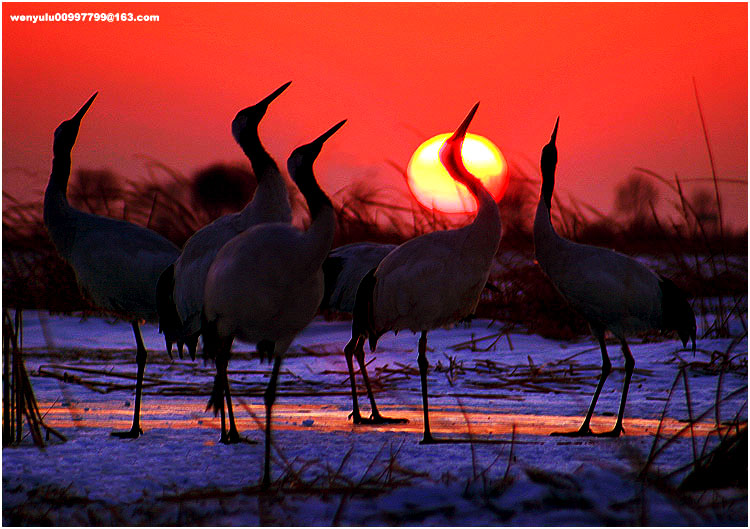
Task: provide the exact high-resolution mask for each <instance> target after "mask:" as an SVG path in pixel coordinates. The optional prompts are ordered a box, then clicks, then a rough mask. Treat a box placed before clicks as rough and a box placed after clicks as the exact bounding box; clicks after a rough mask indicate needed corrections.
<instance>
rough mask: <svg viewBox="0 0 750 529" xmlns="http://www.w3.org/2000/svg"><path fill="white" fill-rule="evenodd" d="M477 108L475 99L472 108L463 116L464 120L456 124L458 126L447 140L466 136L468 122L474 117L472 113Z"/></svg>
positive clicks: (460, 138) (474, 112)
mask: <svg viewBox="0 0 750 529" xmlns="http://www.w3.org/2000/svg"><path fill="white" fill-rule="evenodd" d="M477 108H479V102H478V101H477V104H476V105H474V106H473V107H472V109H471V110H470V111H469V114H468V115H467V116H466V117H465V118H464V120H463V121H462V122H461V124H460V125H459V126H458V128H457V129H456V132H454V133H453V136H451V137H450V139H449V140H448V141H449V142H453V141H457V140H463V139H464V136H466V131H467V130H468V128H469V123H471V120H472V119H474V114H476V113H477Z"/></svg>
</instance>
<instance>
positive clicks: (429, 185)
mask: <svg viewBox="0 0 750 529" xmlns="http://www.w3.org/2000/svg"><path fill="white" fill-rule="evenodd" d="M448 137H450V134H438V135H437V136H434V137H432V138H430V139H429V140H427V141H425V142H424V143H423V144H422V145H420V146H419V147H418V148H417V150H416V151H414V154H413V155H412V157H411V160H409V166H408V168H407V176H408V178H407V182H408V184H409V189H410V190H411V192H412V194H413V195H414V197H415V198H416V199H417V200H418V201H419V203H420V204H422V205H423V206H424V207H426V208H429V209H433V208H434V209H437V210H439V211H442V212H445V213H470V212H473V211H476V209H477V204H476V201H475V200H474V197H472V196H471V193H469V191H468V190H467V189H466V187H465V186H464V185H463V184H460V183H458V182H456V181H455V180H453V178H451V176H450V175H449V174H448V172H447V171H446V170H445V168H444V167H443V165H442V164H441V163H440V158H439V153H440V148H441V147H442V145H443V143H444V142H445V140H446V139H447V138H448ZM461 156H462V158H463V160H464V165H466V168H467V169H468V170H469V171H470V172H471V173H472V174H473V175H474V176H476V177H477V178H479V179H480V180H481V181H482V183H483V184H484V186H485V187H486V188H487V189H488V190H489V192H490V193H492V196H493V197H495V200H496V201H497V200H500V199H501V198H502V196H503V194H504V193H505V190H506V189H507V187H508V164H507V163H506V161H505V158H504V157H503V155H502V153H501V152H500V150H499V149H498V148H497V147H496V146H495V145H494V144H493V143H492V142H491V141H490V140H488V139H487V138H485V137H483V136H479V135H477V134H471V133H469V134H467V135H466V139H465V140H464V144H463V147H462V149H461Z"/></svg>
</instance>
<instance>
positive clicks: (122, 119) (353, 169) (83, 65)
mask: <svg viewBox="0 0 750 529" xmlns="http://www.w3.org/2000/svg"><path fill="white" fill-rule="evenodd" d="M2 11H3V120H2V132H3V151H2V154H3V190H4V191H7V192H9V193H11V194H14V195H17V196H21V197H23V198H31V197H33V196H39V197H40V196H41V194H42V193H43V189H44V186H45V185H46V180H47V178H48V175H49V168H50V163H51V151H52V149H51V145H52V132H53V131H54V129H55V127H56V126H57V125H58V124H59V123H60V122H61V121H62V120H63V119H67V118H69V117H70V116H71V115H72V114H73V113H74V112H75V111H76V110H77V109H78V108H79V107H80V106H81V105H82V104H83V103H84V102H85V101H86V99H88V97H89V96H90V95H91V94H92V93H93V92H94V91H97V90H98V91H99V97H98V98H97V100H96V102H95V103H94V105H93V106H92V108H91V110H90V111H89V113H88V114H87V116H86V118H85V120H84V124H83V127H82V130H81V133H80V135H79V140H78V144H77V146H76V150H75V152H74V167H75V168H82V167H84V168H110V169H113V170H115V171H116V172H117V173H118V174H120V175H122V176H123V177H129V178H134V177H138V176H139V175H145V174H146V171H145V169H144V164H143V160H142V159H141V158H139V157H138V156H139V155H148V156H151V157H153V158H156V159H158V160H159V161H161V162H163V163H165V164H167V165H169V166H171V167H173V168H175V169H178V170H180V171H182V172H184V173H187V174H190V173H192V171H194V170H195V169H198V168H201V167H205V166H206V165H208V164H210V163H212V162H215V161H227V162H235V161H238V162H244V163H246V161H245V158H244V156H243V154H242V152H241V151H240V149H239V148H238V147H237V145H236V144H235V143H234V141H233V139H232V137H231V134H230V122H231V120H232V118H233V117H234V115H235V114H236V112H237V111H238V110H239V109H241V108H244V107H245V106H248V105H250V104H253V103H255V102H256V101H258V100H259V99H260V98H262V97H264V96H266V95H267V94H268V93H270V92H271V91H272V90H274V89H275V88H277V87H278V86H280V85H281V84H282V83H284V82H285V81H289V80H291V81H293V83H292V85H291V86H290V88H289V89H288V90H287V91H286V92H285V93H284V94H283V95H281V96H280V97H279V98H278V99H277V100H276V101H275V102H274V103H273V104H272V106H271V107H270V109H269V111H268V114H267V115H266V118H265V119H264V121H263V123H262V124H261V129H260V130H261V138H262V139H263V141H264V143H265V145H266V146H267V148H268V150H269V151H270V152H271V154H272V155H273V156H274V157H275V158H276V160H277V161H278V162H279V165H280V166H282V167H283V166H285V165H286V163H285V161H286V158H287V156H288V154H289V153H290V152H291V151H292V149H293V148H294V147H296V146H297V145H300V144H301V143H306V142H308V141H310V140H312V139H314V138H315V137H317V136H318V135H319V134H321V133H322V132H324V131H325V130H327V129H328V128H329V127H330V126H332V125H333V124H335V123H336V122H338V121H339V120H341V119H344V118H347V119H348V121H347V124H346V126H345V127H344V128H343V129H342V130H341V131H340V132H339V133H337V134H336V137H334V138H332V139H331V141H329V142H328V143H327V144H326V146H325V149H324V152H323V153H322V154H321V156H320V158H319V162H318V165H317V166H316V169H317V172H318V174H319V176H320V179H321V181H322V184H323V187H324V188H325V189H326V190H327V191H329V192H335V191H337V190H338V189H340V188H341V187H343V186H344V185H346V184H347V183H350V182H353V181H356V180H358V179H363V178H368V179H370V181H377V182H378V183H379V185H381V186H383V187H387V186H394V187H396V188H398V189H401V190H404V191H405V190H406V186H405V183H404V182H403V179H402V177H401V175H400V174H398V173H397V172H396V171H395V170H394V169H393V167H392V166H391V165H390V164H389V163H388V161H393V162H395V163H396V164H399V165H400V166H402V167H405V166H406V164H407V163H408V161H409V158H410V157H411V154H412V153H413V151H414V149H416V147H417V146H419V144H420V143H421V142H422V141H424V140H425V139H427V138H429V137H431V136H433V135H435V134H438V133H441V132H449V131H452V130H453V128H455V126H457V125H458V123H460V121H461V119H462V118H463V117H464V116H465V114H466V112H467V111H468V109H469V108H470V107H471V105H473V104H474V103H475V102H476V101H481V105H480V108H479V111H478V113H477V115H476V117H475V119H474V121H473V122H472V124H471V127H470V132H474V133H477V134H481V135H483V136H486V137H488V138H490V139H491V140H492V141H493V142H494V143H495V144H496V145H497V146H498V147H499V148H500V149H501V150H502V152H503V154H504V155H505V156H506V158H507V159H508V161H509V162H510V163H511V164H516V165H520V166H522V167H524V168H527V169H529V170H531V169H536V168H538V160H539V154H540V152H541V148H542V146H543V145H544V144H545V143H546V142H547V141H548V140H549V135H550V133H551V130H552V127H553V125H554V122H555V118H557V116H558V115H559V116H560V132H559V134H558V142H557V145H558V150H559V153H560V162H559V165H558V178H557V188H556V191H557V192H558V193H560V194H561V196H562V197H563V198H564V197H565V196H566V195H569V194H573V195H575V196H576V197H577V198H578V199H580V200H583V201H585V202H588V203H591V204H593V205H595V206H596V207H599V208H601V209H602V210H604V211H610V210H611V208H612V203H613V198H614V192H613V189H614V187H615V185H616V184H617V183H618V182H620V181H621V180H622V179H624V178H625V177H627V176H628V175H629V174H630V173H631V172H632V169H633V167H636V166H641V167H646V168H648V169H651V170H653V171H656V172H658V173H661V174H663V175H665V176H668V177H671V176H673V175H674V173H675V172H677V173H678V174H679V175H680V176H681V177H683V178H696V177H709V176H710V174H711V172H710V166H709V160H708V156H707V153H706V147H705V143H704V139H703V132H702V129H701V123H700V118H699V115H698V112H697V107H696V103H695V95H694V91H693V78H695V81H696V84H697V87H698V90H699V93H700V97H701V102H702V105H703V110H704V114H705V119H706V125H707V127H708V132H709V135H710V140H711V146H712V148H713V154H714V157H715V162H716V167H717V172H718V174H719V176H720V177H724V178H741V179H744V180H747V141H748V137H747V74H748V72H747V4H745V3H735V4H717V3H706V4H699V3H692V4H672V3H670V4H611V3H607V4H562V3H561V4H532V3H519V4H486V3H483V4H464V3H457V4H432V3H420V4H302V5H301V4H295V3H282V4H202V3H190V4H161V3H149V4H85V3H82V4H65V3H54V4H23V3H3V5H2ZM67 11H76V12H131V13H134V14H149V15H151V14H157V15H159V19H160V20H159V22H141V23H136V22H133V23H106V22H105V23H102V22H76V23H70V22H68V23H65V22H56V23H49V22H48V23H41V22H39V23H37V24H31V23H22V22H13V21H11V20H10V15H17V14H24V15H32V14H37V15H38V14H43V13H45V12H48V13H55V12H67ZM722 191H723V193H724V197H723V198H724V202H725V204H726V207H727V210H728V211H727V214H728V215H730V217H731V219H732V223H733V224H735V225H738V224H739V225H743V226H744V225H746V222H747V187H746V186H744V185H734V186H731V185H729V186H724V187H723V188H722ZM665 195H666V194H665Z"/></svg>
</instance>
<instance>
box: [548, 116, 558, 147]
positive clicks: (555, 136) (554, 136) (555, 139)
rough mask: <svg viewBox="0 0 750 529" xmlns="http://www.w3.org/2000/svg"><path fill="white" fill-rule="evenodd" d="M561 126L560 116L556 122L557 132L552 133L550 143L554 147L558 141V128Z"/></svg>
mask: <svg viewBox="0 0 750 529" xmlns="http://www.w3.org/2000/svg"><path fill="white" fill-rule="evenodd" d="M559 124H560V116H557V121H555V130H553V131H552V136H551V137H550V139H549V142H550V143H551V144H552V145H554V144H555V142H556V141H557V126H558V125H559Z"/></svg>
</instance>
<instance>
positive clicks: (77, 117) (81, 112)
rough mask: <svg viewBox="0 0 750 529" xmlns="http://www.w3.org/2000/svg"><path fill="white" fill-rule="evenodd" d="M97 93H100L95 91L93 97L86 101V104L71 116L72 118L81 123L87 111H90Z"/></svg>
mask: <svg viewBox="0 0 750 529" xmlns="http://www.w3.org/2000/svg"><path fill="white" fill-rule="evenodd" d="M97 95H99V92H94V95H92V96H91V98H90V99H89V100H88V101H86V104H85V105H83V106H82V107H81V110H79V111H78V112H76V115H75V116H73V117H72V118H70V120H71V121H75V122H76V123H80V122H81V120H82V119H83V116H84V115H85V114H86V111H88V109H89V107H90V106H91V103H93V102H94V99H96V96H97Z"/></svg>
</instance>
